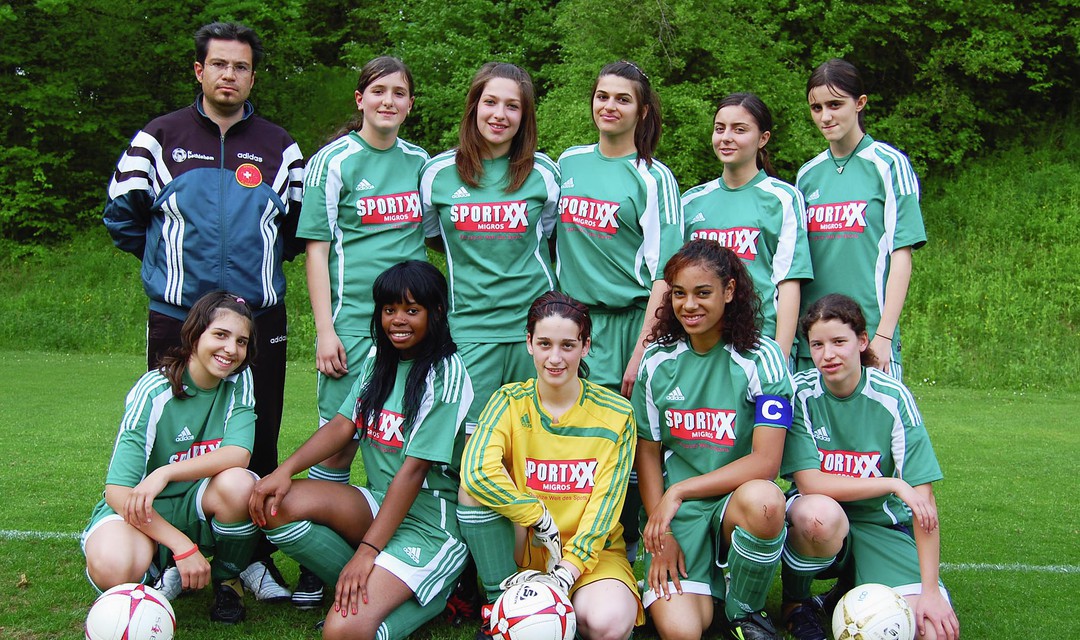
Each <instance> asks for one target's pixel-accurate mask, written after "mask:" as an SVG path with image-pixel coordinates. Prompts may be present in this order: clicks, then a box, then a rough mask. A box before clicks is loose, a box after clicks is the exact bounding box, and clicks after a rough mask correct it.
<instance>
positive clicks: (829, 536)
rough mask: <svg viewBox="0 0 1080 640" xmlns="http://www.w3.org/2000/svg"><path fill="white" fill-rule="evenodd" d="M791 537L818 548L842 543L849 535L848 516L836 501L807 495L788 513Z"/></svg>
mask: <svg viewBox="0 0 1080 640" xmlns="http://www.w3.org/2000/svg"><path fill="white" fill-rule="evenodd" d="M788 519H789V520H790V521H791V531H790V532H789V535H792V536H795V538H796V539H798V540H801V541H804V542H806V543H808V544H810V545H811V546H814V547H817V546H820V545H822V544H827V543H829V542H835V541H842V540H843V539H844V538H845V537H846V536H847V533H848V520H847V515H846V514H845V513H844V509H843V507H841V506H840V505H839V504H838V503H837V502H836V501H835V500H833V499H832V498H829V497H828V496H823V495H805V496H800V497H799V499H797V500H795V502H793V503H792V505H791V509H790V510H789V511H788Z"/></svg>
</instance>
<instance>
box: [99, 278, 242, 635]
mask: <svg viewBox="0 0 1080 640" xmlns="http://www.w3.org/2000/svg"><path fill="white" fill-rule="evenodd" d="M254 334H255V323H254V320H253V318H252V315H251V310H250V309H249V308H248V306H247V304H245V302H244V301H243V300H242V299H240V298H237V297H236V296H235V295H233V294H230V293H226V292H224V291H219V292H215V293H210V294H207V295H205V296H203V297H202V298H200V299H199V300H198V302H196V303H195V304H194V305H193V306H192V308H191V311H189V312H188V316H187V319H186V320H184V324H183V326H182V327H181V329H180V346H179V347H178V348H175V349H173V350H171V351H170V352H169V353H168V354H166V356H165V357H164V358H163V359H162V362H161V368H160V369H156V370H154V371H150V372H148V373H146V374H145V375H143V376H142V378H140V379H139V382H138V383H136V385H135V386H134V387H133V388H132V389H131V391H130V392H129V393H128V396H127V401H126V403H125V404H126V407H125V410H124V417H123V420H122V421H121V423H120V432H119V434H118V435H117V438H116V444H115V445H114V449H113V455H112V460H111V461H110V462H109V472H108V475H107V476H106V478H105V496H104V499H103V500H102V501H101V502H99V503H98V505H97V507H96V508H95V510H94V514H93V516H92V517H91V521H90V525H89V526H88V527H87V528H86V531H84V532H83V536H82V547H83V552H84V553H85V555H86V575H87V577H89V578H90V581H91V583H92V584H93V585H94V586H95V587H96V588H98V589H101V590H106V589H109V588H112V587H114V586H116V585H118V584H123V583H125V582H139V581H142V580H143V579H144V576H146V575H147V574H148V573H154V572H156V569H153V570H152V567H151V565H152V563H153V564H155V565H156V566H157V567H162V566H164V563H163V562H162V561H163V560H166V559H167V558H169V557H170V556H171V557H172V561H174V562H175V565H176V569H175V570H176V571H178V572H179V577H180V582H181V584H175V583H174V582H173V581H172V580H170V581H168V582H166V583H164V584H163V585H162V587H163V589H164V590H166V591H169V593H167V597H170V598H172V597H175V596H176V595H179V593H178V592H179V588H180V587H181V586H182V587H183V588H185V589H201V588H203V587H205V586H206V585H207V584H208V583H209V582H210V581H211V580H212V581H213V583H214V586H215V592H214V604H213V607H212V609H211V610H210V618H211V619H212V620H215V621H219V622H229V623H233V622H239V621H240V620H242V619H243V618H244V606H243V603H242V601H241V596H242V595H243V592H244V591H243V587H242V586H241V585H240V580H239V578H238V575H239V573H240V570H241V569H242V568H244V567H246V566H247V565H248V562H249V561H250V558H251V554H252V552H253V551H254V549H255V541H256V534H257V533H258V530H257V529H256V528H255V526H254V525H253V524H252V523H251V520H250V518H249V517H248V514H247V501H248V497H249V496H250V495H251V490H252V487H253V486H254V484H255V475H254V474H253V473H251V472H250V471H248V470H247V469H246V467H247V464H248V458H249V457H250V456H251V447H252V443H253V441H254V435H255V412H254V406H255V400H254V396H253V395H252V394H253V385H252V382H251V372H250V371H249V370H248V365H249V364H250V362H251V361H252V360H253V359H254V357H255V335H254ZM204 554H205V555H204ZM209 555H212V556H213V560H212V561H210V562H208V561H207V560H206V556H209ZM168 571H170V572H172V571H174V570H173V569H172V568H170V569H169V570H168ZM173 590H175V593H174V592H173Z"/></svg>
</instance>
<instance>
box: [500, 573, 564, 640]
mask: <svg viewBox="0 0 1080 640" xmlns="http://www.w3.org/2000/svg"><path fill="white" fill-rule="evenodd" d="M488 628H489V629H490V631H491V634H492V635H493V636H494V637H496V638H501V639H502V640H573V638H574V633H575V632H576V631H577V617H576V616H575V614H574V607H573V606H571V604H570V600H569V599H568V598H567V597H566V596H564V595H563V594H561V593H559V592H558V591H556V590H555V589H552V588H551V587H549V586H548V585H546V584H544V583H543V582H523V583H521V584H515V585H514V586H512V587H510V588H509V589H507V590H506V591H504V592H503V593H502V595H500V596H499V599H498V600H496V601H495V604H494V605H492V608H491V620H490V621H488Z"/></svg>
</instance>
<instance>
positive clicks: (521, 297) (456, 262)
mask: <svg viewBox="0 0 1080 640" xmlns="http://www.w3.org/2000/svg"><path fill="white" fill-rule="evenodd" d="M456 154H457V152H456V150H450V151H447V152H445V153H441V154H439V155H438V156H435V157H434V158H432V159H431V161H430V162H429V163H428V164H427V165H426V166H425V167H424V170H423V173H422V174H421V176H420V197H421V201H422V204H423V208H424V232H425V235H427V236H428V237H434V236H440V237H442V240H443V246H444V247H445V248H446V268H447V272H448V275H449V278H450V326H451V328H452V330H453V333H454V339H455V340H457V341H459V342H484V343H491V342H517V341H523V340H524V339H525V334H524V333H523V332H522V330H521V328H522V327H523V326H525V316H526V314H527V313H528V311H529V305H530V304H531V303H532V301H533V300H535V299H536V298H537V296H539V295H540V294H542V293H544V292H545V291H550V290H552V289H554V288H555V274H554V272H553V271H552V269H551V264H550V261H549V259H548V246H547V242H546V239H547V238H548V237H550V236H551V232H552V229H553V228H554V225H555V211H556V208H557V207H558V202H559V169H558V167H557V166H556V165H555V163H554V162H552V161H551V158H548V157H547V156H545V155H544V154H542V153H537V154H536V157H535V161H534V164H533V170H532V173H531V174H529V177H528V179H526V180H525V183H524V184H523V185H522V186H521V188H520V189H518V190H517V191H515V192H513V193H507V192H506V191H505V189H506V185H507V182H508V177H509V170H510V161H509V158H508V157H506V156H504V157H502V158H496V159H494V160H485V161H484V175H483V176H482V177H481V179H480V185H479V186H477V187H471V186H469V185H467V184H465V183H464V182H463V181H462V180H461V178H460V177H459V176H458V172H457V166H456V165H455V163H454V160H455V158H456Z"/></svg>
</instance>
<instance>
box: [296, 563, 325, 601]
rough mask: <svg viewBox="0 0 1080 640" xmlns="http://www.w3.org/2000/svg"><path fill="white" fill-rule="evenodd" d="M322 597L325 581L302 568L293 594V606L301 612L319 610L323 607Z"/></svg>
mask: <svg viewBox="0 0 1080 640" xmlns="http://www.w3.org/2000/svg"><path fill="white" fill-rule="evenodd" d="M322 597H323V581H322V580H320V579H319V576H317V575H315V574H314V573H312V572H311V571H310V570H308V568H307V567H305V566H301V567H300V578H299V579H298V580H297V581H296V588H295V589H293V592H292V603H293V606H294V607H296V608H297V609H300V610H301V611H308V610H310V609H318V608H319V607H320V606H322Z"/></svg>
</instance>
